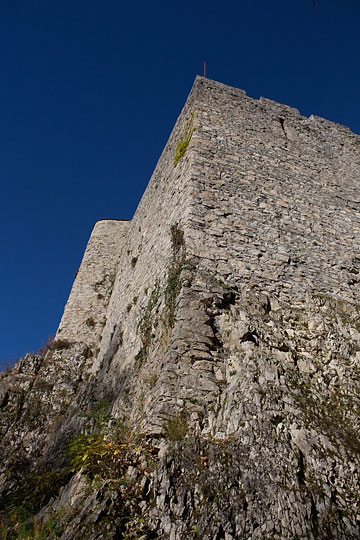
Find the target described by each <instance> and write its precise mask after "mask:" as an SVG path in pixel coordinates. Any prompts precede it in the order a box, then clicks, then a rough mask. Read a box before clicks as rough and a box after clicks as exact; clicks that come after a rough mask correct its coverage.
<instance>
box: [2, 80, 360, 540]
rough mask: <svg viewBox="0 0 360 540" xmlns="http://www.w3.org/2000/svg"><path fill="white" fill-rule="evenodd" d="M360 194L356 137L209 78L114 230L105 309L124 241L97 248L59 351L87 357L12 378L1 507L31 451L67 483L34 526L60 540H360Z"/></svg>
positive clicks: (32, 460) (5, 403)
mask: <svg viewBox="0 0 360 540" xmlns="http://www.w3.org/2000/svg"><path fill="white" fill-rule="evenodd" d="M189 121H190V122H192V127H193V128H194V131H193V134H192V138H191V140H190V143H189V146H188V148H187V149H186V151H185V154H184V156H183V157H182V158H181V159H180V161H179V162H178V163H177V165H176V167H174V156H175V153H176V146H177V143H178V141H179V140H180V139H181V138H182V136H183V133H184V126H185V124H186V123H188V122H189ZM359 178H360V139H359V137H358V136H357V135H355V134H353V133H351V132H350V130H348V129H347V128H345V127H343V126H339V125H337V124H334V123H332V122H329V121H327V120H324V119H320V118H317V117H311V118H309V119H308V118H304V117H302V116H301V115H300V114H299V113H298V111H296V110H295V109H292V108H290V107H287V106H285V105H281V104H278V103H274V102H272V101H270V100H266V99H264V98H261V99H260V100H254V99H251V98H249V97H247V96H246V94H245V93H244V92H243V91H241V90H237V89H234V88H230V87H227V86H225V85H222V84H220V83H216V82H213V81H210V80H208V79H203V78H197V79H196V82H195V84H194V87H193V89H192V91H191V93H190V96H189V98H188V101H187V102H186V104H185V107H184V109H183V111H182V113H181V115H180V117H179V119H178V121H177V123H176V125H175V128H174V130H173V133H172V134H171V136H170V138H169V142H168V144H167V145H166V147H165V149H164V151H163V154H162V156H161V158H160V160H159V163H158V165H157V167H156V169H155V172H154V175H153V177H152V179H151V181H150V183H149V186H148V188H147V190H146V192H145V194H144V196H143V198H142V201H141V202H140V204H139V207H138V210H137V212H136V214H135V216H134V218H133V220H132V221H131V223H129V224H126V225H124V226H123V225H122V224H121V225H116V223H117V222H114V223H115V225H114V227H115V229H116V230H117V227H119V230H118V238H119V242H118V244H117V247H116V249H115V251H111V253H109V256H108V259H109V264H110V266H111V271H113V270H115V266H116V265H115V262H116V259H117V258H119V262H118V265H117V266H116V272H115V274H114V275H115V278H114V284H113V289H112V292H111V296H110V297H109V295H107V296H106V295H105V296H106V302H103V301H102V300H103V299H101V303H100V304H98V303H97V301H98V300H99V299H96V298H95V296H94V294H95V292H96V293H97V291H95V289H94V283H93V276H94V275H95V274H96V276H97V277H96V280H97V281H96V283H98V281H99V279H98V275H100V274H101V272H102V271H103V266H102V265H103V264H104V262H105V259H106V257H107V250H108V249H109V248H111V250H112V245H113V243H114V242H115V243H116V239H115V236H113V235H112V234H110V235H109V243H108V244H106V242H108V240H106V242H105V244H106V245H105V244H103V245H102V247H100V248H99V250H100V251H99V253H100V252H101V253H100V254H99V257H97V246H96V241H97V240H96V238H95V236H94V235H92V237H91V242H90V244H89V249H88V251H87V253H88V255H85V257H84V261H83V263H82V267H81V269H80V272H79V276H78V278H77V280H79V277H81V279H80V280H79V281H78V283H76V282H75V285H74V288H73V291H72V293H71V295H70V299H69V303H68V305H67V307H66V309H65V314H64V317H63V320H62V322H61V325H60V328H62V331H61V332H60V334H58V337H59V336H60V337H61V336H63V335H65V336H66V338H67V339H69V340H70V341H74V342H75V343H72V344H71V345H69V346H68V347H66V348H64V347H61V346H60V345H61V342H58V348H56V347H54V349H53V350H52V351H50V352H49V353H48V354H47V356H46V357H45V359H43V358H40V357H36V356H35V357H34V356H27V357H25V358H24V359H23V360H22V361H21V362H20V364H18V365H17V366H15V368H14V369H13V370H12V371H10V372H9V373H7V374H2V375H1V385H0V404H1V405H0V411H1V415H0V421H1V423H0V428H1V430H2V432H1V434H2V438H3V442H2V448H4V456H5V458H4V460H3V470H2V476H1V477H0V482H1V483H0V486H1V487H2V490H3V491H2V493H3V499H2V501H4V500H5V502H6V501H8V502H9V501H10V502H11V501H12V502H11V504H13V501H14V497H13V494H14V493H17V492H16V490H18V492H19V493H21V489H24V485H23V484H22V482H23V479H24V474H23V472H21V471H19V474H15V473H14V468H16V464H17V463H18V462H19V460H18V461H17V458H18V456H17V453H18V454H19V455H20V451H19V450H18V449H20V448H21V452H22V454H21V455H22V456H23V457H24V459H25V462H26V463H27V464H28V466H29V467H30V469H31V471H34V472H36V471H37V472H39V471H40V472H41V474H42V475H44V471H48V470H49V469H51V470H52V471H56V472H57V473H58V474H59V475H62V476H61V481H59V485H58V486H57V489H54V490H52V491H51V493H50V494H49V493H48V496H47V497H46V496H45V494H44V496H43V498H42V499H41V501H40V502H39V503H38V506H37V507H36V508H35V507H34V509H33V511H34V512H35V511H38V510H40V508H41V512H40V514H39V518H40V519H41V522H42V523H43V524H44V523H46V520H47V519H48V518H49V517H52V518H54V519H56V520H58V522H59V525H60V526H59V528H58V530H59V531H61V532H59V533H58V536H57V537H59V538H62V539H63V540H67V539H70V538H71V539H74V540H76V539H80V538H81V539H83V538H91V539H94V540H95V538H114V539H115V538H142V539H147V538H163V539H169V540H183V539H191V538H198V539H208V540H220V539H226V540H231V539H233V540H235V539H250V538H251V539H252V540H257V539H259V540H260V539H261V540H263V539H265V538H266V539H270V538H277V539H282V540H289V539H293V540H295V539H300V538H304V539H305V538H306V539H310V540H311V539H314V540H315V539H323V540H325V539H329V538H334V539H357V538H358V537H359V535H360V509H359V507H358V501H359V500H360V493H359V470H360V463H359V462H360V459H359V451H360V440H359V428H360V417H359V411H360V401H359V395H360V352H359V351H360V307H359V304H360V303H359V272H360V263H359V261H360V250H359V247H360V246H359V235H358V234H357V233H358V232H359V231H360V212H359V210H360V199H359V196H358V192H359ZM101 223H102V222H101ZM108 226H109V224H106V222H104V225H103V226H101V227H102V228H101V231H100V229H99V233H100V232H101V235H100V236H101V237H102V235H103V234H105V235H107V234H108V232H109V230H108ZM115 229H114V230H115ZM106 246H107V247H106ZM90 248H91V249H90ZM92 267H94V268H95V269H96V270H94V272H92V270H91V268H92ZM109 268H110V267H109ZM109 268H108V267H106V272H110V270H109ZM80 274H81V275H80ZM101 275H102V274H101ZM88 293H89V294H88ZM108 300H109V301H108ZM107 302H108V305H106V304H107ZM89 305H91V310H92V311H91V313H92V314H91V316H92V317H93V318H94V320H96V325H95V328H94V329H90V328H89V325H86V318H88V316H89V315H88V311H86V309H87V308H86V307H85V306H89ZM82 313H83V315H82ZM89 313H90V312H89ZM84 319H85V320H84ZM102 320H103V321H104V323H105V324H104V326H103V327H102V326H101V324H100V322H101V321H102ZM70 338H71V339H70ZM81 341H84V342H85V343H86V344H87V345H88V346H89V347H90V348H89V347H87V346H86V345H85V344H82V343H81ZM105 402H106V403H107V404H108V405H106V406H105V407H104V404H105ZM35 404H36V406H37V413H36V415H35V414H32V413H33V408H34V406H35ZM104 410H108V411H111V415H112V417H109V416H107V414H104ZM99 411H103V412H102V414H103V416H102V417H100V416H99V415H100V412H99ZM57 415H60V417H59V419H58V420H56V418H57ZM119 421H120V427H119V425H118V422H119ZM115 428H116V429H118V431H116V429H115ZM120 428H121V429H120ZM114 430H115V431H114ZM80 433H82V437H85V439H86V437H90V438H88V439H86V440H87V445H88V446H87V447H86V451H85V453H83V454H81V456H82V457H83V458H84V464H85V465H84V466H83V468H79V467H78V468H77V469H76V471H77V472H76V474H75V473H74V471H72V470H71V467H70V466H69V462H68V458H67V457H66V453H65V452H64V449H65V448H66V444H69V441H71V436H72V435H79V434H80ZM94 433H95V434H96V435H97V437H98V439H96V440H97V441H98V442H96V441H95V442H94V439H91V434H94ZM114 433H115V434H116V436H115V435H114ZM140 434H141V435H140ZM76 440H77V441H81V440H84V439H81V437H80V438H79V439H76ZM99 441H100V442H99ZM110 443H111V444H110ZM120 443H121V445H120V446H116V445H119V444H120ZM96 444H99V445H100V446H99V448H100V449H101V452H102V453H101V452H100V450H99V452H100V453H99V455H97V458H96V460H95V461H94V462H92V465H91V466H90V465H88V457H87V456H88V454H89V453H91V452H94V448H96ZM94 445H95V446H94ZM14 449H15V452H14V451H13V450H14ZM119 456H120V457H121V459H120V457H119ZM20 461H21V460H20ZM14 464H15V465H14ZM73 466H74V463H73ZM6 471H10V473H9V472H6ZM40 476H41V475H40ZM42 477H43V476H42ZM61 486H62V487H61ZM4 497H5V498H4ZM12 497H13V498H12ZM1 504H3V505H4V502H2V503H1V502H0V511H2V510H3V507H1Z"/></svg>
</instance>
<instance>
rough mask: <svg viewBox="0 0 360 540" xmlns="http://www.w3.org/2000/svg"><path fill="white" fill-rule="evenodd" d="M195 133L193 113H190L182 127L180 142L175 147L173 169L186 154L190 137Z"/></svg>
mask: <svg viewBox="0 0 360 540" xmlns="http://www.w3.org/2000/svg"><path fill="white" fill-rule="evenodd" d="M194 131H195V128H194V113H193V112H192V113H191V116H190V118H189V120H188V121H187V122H186V124H185V127H184V134H183V136H182V137H181V139H180V141H179V142H178V143H177V145H176V154H175V158H174V167H176V165H177V164H178V163H179V161H180V159H181V158H182V157H183V155H184V154H185V152H186V149H187V147H188V146H189V143H190V141H191V137H192V136H193V133H194Z"/></svg>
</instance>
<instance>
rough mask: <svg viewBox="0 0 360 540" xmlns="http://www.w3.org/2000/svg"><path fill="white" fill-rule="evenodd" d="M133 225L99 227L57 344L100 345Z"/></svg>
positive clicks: (113, 222)
mask: <svg viewBox="0 0 360 540" xmlns="http://www.w3.org/2000/svg"><path fill="white" fill-rule="evenodd" d="M128 226H129V222H127V221H120V220H113V219H111V220H110V219H108V220H101V221H98V222H96V223H95V225H94V227H93V230H92V232H91V236H90V239H89V242H88V244H87V247H86V250H85V253H84V257H83V259H82V261H81V265H80V268H79V270H78V271H77V275H76V277H75V281H74V284H73V287H72V289H71V293H70V295H69V299H68V301H67V304H66V306H65V309H64V314H63V316H62V319H61V321H60V325H59V328H58V330H57V333H56V336H55V340H59V339H60V340H67V341H70V342H73V341H82V342H83V343H86V344H87V345H89V346H90V347H94V346H95V345H96V344H98V342H99V339H100V336H101V333H102V330H103V327H104V325H105V323H106V312H107V307H108V304H109V300H110V297H111V293H112V289H113V285H114V281H115V274H116V270H117V266H118V262H119V258H120V255H121V252H122V248H123V244H124V241H125V236H126V233H127V230H128Z"/></svg>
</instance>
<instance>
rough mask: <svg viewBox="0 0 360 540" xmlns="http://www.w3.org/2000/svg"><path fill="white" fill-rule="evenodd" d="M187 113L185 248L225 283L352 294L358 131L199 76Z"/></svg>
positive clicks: (359, 206) (357, 263) (357, 264)
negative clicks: (191, 134) (191, 111)
mask: <svg viewBox="0 0 360 540" xmlns="http://www.w3.org/2000/svg"><path fill="white" fill-rule="evenodd" d="M196 115H197V119H198V125H199V128H198V129H197V131H196V133H195V138H196V142H197V145H196V152H195V154H194V163H193V170H192V173H193V201H192V213H191V221H192V227H193V229H194V231H193V233H192V237H193V241H194V251H197V252H198V253H199V254H200V255H201V257H203V258H204V260H206V264H207V265H209V266H210V267H211V268H212V269H213V271H214V272H215V273H218V274H219V275H221V276H222V277H223V278H226V279H228V280H230V281H232V282H234V283H238V284H244V283H249V284H252V285H255V286H256V287H259V288H260V289H265V290H266V291H267V292H270V293H272V292H273V293H279V291H281V294H282V295H285V297H286V296H287V294H290V295H296V296H302V295H303V294H304V292H305V291H309V292H311V291H316V292H317V293H323V294H335V295H339V296H342V297H345V298H347V299H349V300H353V301H354V300H355V299H356V296H357V293H358V290H359V289H358V286H359V285H358V273H359V270H360V259H359V257H360V243H359V228H360V197H359V178H360V138H359V137H358V136H357V135H354V134H353V133H351V132H350V130H348V129H347V128H345V127H343V126H340V125H337V124H334V123H332V122H328V121H326V120H324V119H320V118H316V117H311V118H310V119H308V118H304V117H301V116H300V114H299V113H298V111H297V110H296V109H292V108H290V107H287V106H284V105H280V104H277V103H274V102H271V101H269V100H265V99H263V98H261V99H260V100H259V101H258V100H253V99H251V98H248V97H247V96H246V95H245V94H244V93H243V92H242V91H238V90H235V89H231V88H228V87H225V86H224V85H219V84H216V83H215V84H214V83H212V82H211V81H206V80H202V81H201V83H200V84H199V96H198V100H197V112H196Z"/></svg>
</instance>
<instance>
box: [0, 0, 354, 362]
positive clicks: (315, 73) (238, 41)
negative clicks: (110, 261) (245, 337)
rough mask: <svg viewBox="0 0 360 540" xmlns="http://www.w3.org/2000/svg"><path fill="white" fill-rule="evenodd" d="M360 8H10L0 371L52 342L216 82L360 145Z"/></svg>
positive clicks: (301, 3)
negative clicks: (80, 284) (202, 78)
mask: <svg viewBox="0 0 360 540" xmlns="http://www.w3.org/2000/svg"><path fill="white" fill-rule="evenodd" d="M359 25H360V4H359V2H358V0H345V2H344V5H343V6H342V5H341V0H323V1H322V5H321V6H320V8H319V9H318V10H317V12H316V14H315V16H313V15H312V9H311V2H309V1H308V0H291V1H289V0H276V1H275V0H273V1H271V0H236V1H227V0H224V1H223V2H221V3H220V2H212V1H211V0H207V1H206V2H204V1H202V0H199V1H196V0H193V1H192V2H190V1H188V0H183V1H182V2H179V3H174V2H168V1H167V2H163V1H155V2H144V1H142V0H139V1H138V2H136V3H130V2H126V3H125V2H120V1H119V0H0V77H1V79H0V118H1V122H0V185H1V192H2V196H1V198H0V220H1V222H0V241H1V257H0V284H1V288H2V294H1V302H0V338H1V339H0V363H1V361H2V362H3V363H5V364H6V363H7V362H12V361H13V360H14V359H15V358H18V357H19V356H21V355H22V354H24V353H25V352H27V351H33V350H36V349H38V348H39V347H40V346H41V344H42V343H43V342H44V340H46V338H47V337H48V336H49V335H52V334H54V332H55V330H56V328H57V325H58V323H59V320H60V317H61V315H62V311H63V308H64V305H65V303H66V300H67V297H68V294H69V291H70V288H71V285H72V282H73V277H74V274H75V272H76V270H77V268H78V267H79V264H80V261H81V258H82V254H83V251H84V249H85V246H86V243H87V240H88V237H89V234H90V231H91V228H92V225H93V223H94V222H95V221H96V220H98V219H102V218H118V219H131V217H132V215H133V213H134V211H135V209H136V206H137V204H138V202H139V200H140V197H141V195H142V193H143V191H144V189H145V187H146V185H147V183H148V181H149V178H150V176H151V173H152V170H153V169H154V166H155V164H156V161H157V159H158V157H159V155H160V153H161V151H162V149H163V147H164V145H165V143H166V141H167V138H168V136H169V133H170V131H171V129H172V126H173V124H174V122H175V120H176V118H177V116H178V114H179V112H180V110H181V108H182V106H183V104H184V102H185V100H186V97H187V95H188V92H189V91H190V88H191V85H192V83H193V80H194V78H195V76H196V74H198V73H199V74H202V71H203V61H204V60H205V59H206V61H207V75H208V77H209V78H212V79H215V80H218V81H221V82H223V83H226V84H229V85H232V86H236V87H239V88H243V89H245V90H246V91H247V93H248V95H250V96H252V97H255V98H258V97H260V96H261V95H262V96H265V97H268V98H271V99H274V100H276V101H280V102H282V103H286V104H288V105H291V106H293V107H297V108H298V109H299V110H300V112H301V113H302V114H304V115H306V116H309V115H311V114H317V115H318V116H323V117H325V118H328V119H330V120H333V121H335V122H339V123H342V124H345V125H347V126H349V127H350V128H351V129H352V130H353V131H355V132H356V133H360V107H359V82H360V54H359V53H360V51H359Z"/></svg>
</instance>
